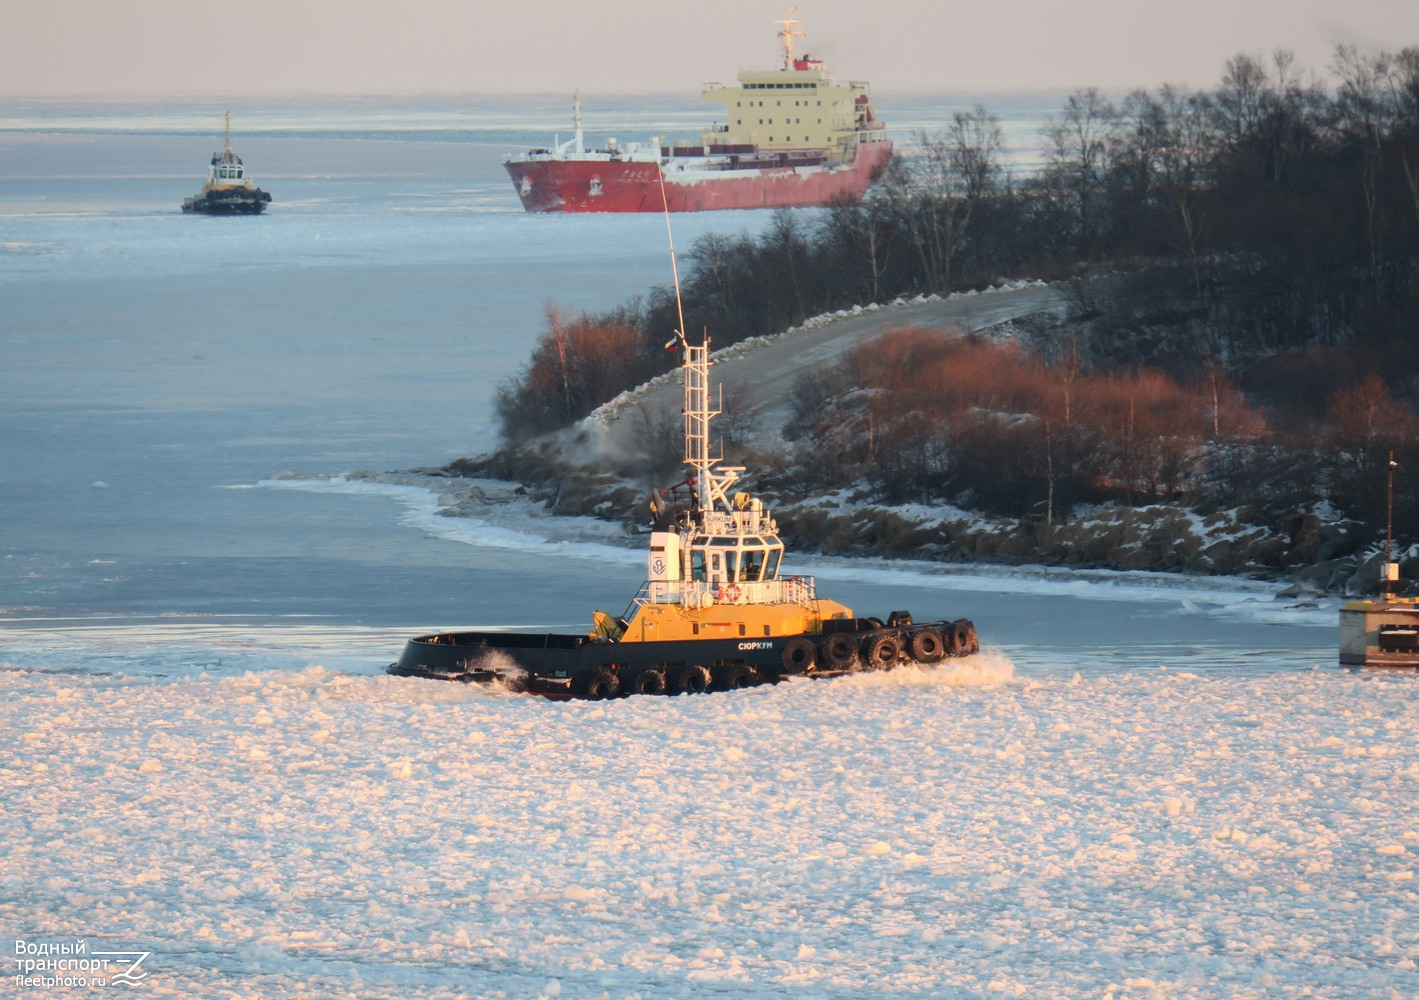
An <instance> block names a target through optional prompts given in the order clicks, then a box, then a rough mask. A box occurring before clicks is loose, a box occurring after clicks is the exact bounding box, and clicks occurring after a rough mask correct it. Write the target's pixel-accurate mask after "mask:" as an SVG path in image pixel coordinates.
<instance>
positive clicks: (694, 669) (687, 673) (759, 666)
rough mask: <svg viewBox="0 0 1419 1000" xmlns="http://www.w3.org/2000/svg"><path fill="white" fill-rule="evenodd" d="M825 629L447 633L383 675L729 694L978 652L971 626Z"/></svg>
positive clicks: (579, 693)
mask: <svg viewBox="0 0 1419 1000" xmlns="http://www.w3.org/2000/svg"><path fill="white" fill-rule="evenodd" d="M889 622H890V624H889V623H884V622H881V621H880V620H878V619H875V618H865V619H845V620H836V621H831V622H826V623H825V627H824V631H823V633H822V634H820V635H790V636H765V637H759V638H751V637H747V636H746V637H743V638H728V639H681V640H669V641H661V642H634V643H616V642H608V641H604V640H600V639H597V638H595V637H593V636H588V635H567V634H528V633H517V632H444V633H439V634H436V635H429V636H421V637H419V638H416V639H410V640H409V641H408V643H406V645H405V647H404V653H403V655H402V656H400V658H399V660H398V662H396V663H392V664H390V665H389V668H388V673H390V674H393V675H395V676H399V677H425V678H431V679H435V680H453V681H463V682H470V683H485V684H491V683H499V684H503V685H505V686H507V687H509V688H512V689H513V690H516V691H522V692H527V693H530V694H540V695H544V696H547V697H552V698H590V699H603V698H614V697H617V696H622V695H628V694H697V693H700V692H703V691H710V690H717V691H728V690H734V689H736V688H745V687H752V686H754V685H756V684H763V683H777V682H779V681H781V680H784V679H786V678H788V677H794V676H808V677H837V676H841V675H843V674H848V673H854V672H857V671H865V670H890V669H892V668H893V667H896V666H899V665H903V664H915V665H918V666H930V665H932V664H935V663H937V662H939V661H941V660H942V659H945V658H946V657H960V656H969V655H971V654H972V653H976V652H978V651H979V650H980V642H979V640H978V639H977V637H976V630H975V626H974V625H973V624H972V623H971V622H970V621H968V620H966V619H964V618H962V619H958V620H956V621H953V622H948V621H939V622H929V623H913V622H912V621H911V616H910V614H907V613H905V612H896V613H894V614H893V615H892V617H891V618H890V619H889Z"/></svg>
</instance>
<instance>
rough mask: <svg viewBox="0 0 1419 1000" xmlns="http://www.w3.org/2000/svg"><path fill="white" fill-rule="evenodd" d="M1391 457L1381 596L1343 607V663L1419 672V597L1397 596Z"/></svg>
mask: <svg viewBox="0 0 1419 1000" xmlns="http://www.w3.org/2000/svg"><path fill="white" fill-rule="evenodd" d="M1398 467H1399V466H1398V464H1397V463H1396V462H1395V460H1394V452H1390V455H1389V476H1388V485H1387V490H1388V500H1387V506H1388V512H1387V514H1386V522H1385V552H1384V563H1383V564H1382V565H1383V567H1384V568H1383V570H1382V574H1383V575H1382V576H1381V578H1380V596H1379V597H1376V598H1372V599H1369V600H1362V601H1348V602H1346V603H1345V604H1343V605H1341V607H1340V662H1341V664H1342V665H1345V666H1355V667H1391V668H1397V669H1400V670H1419V598H1414V597H1397V596H1395V595H1396V594H1397V593H1398V591H1399V589H1400V581H1399V563H1398V562H1395V561H1394V560H1393V559H1392V558H1391V557H1392V555H1393V551H1394V471H1395V469H1397V468H1398Z"/></svg>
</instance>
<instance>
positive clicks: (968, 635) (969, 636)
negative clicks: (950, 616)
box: [956, 618, 980, 656]
mask: <svg viewBox="0 0 1419 1000" xmlns="http://www.w3.org/2000/svg"><path fill="white" fill-rule="evenodd" d="M956 624H957V625H958V626H961V627H963V628H964V629H965V640H964V644H963V645H962V647H961V655H962V656H972V655H974V654H975V653H979V652H980V637H979V636H977V635H976V623H975V622H973V621H971V620H970V619H969V618H961V619H959V620H958V621H957V622H956Z"/></svg>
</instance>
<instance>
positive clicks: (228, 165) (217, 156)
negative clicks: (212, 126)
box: [182, 111, 271, 215]
mask: <svg viewBox="0 0 1419 1000" xmlns="http://www.w3.org/2000/svg"><path fill="white" fill-rule="evenodd" d="M270 201H271V196H270V195H269V194H267V193H266V192H265V191H263V190H261V189H260V188H259V187H257V186H256V185H255V184H253V183H251V178H249V177H248V176H247V175H246V165H245V164H244V163H242V162H241V157H240V156H237V155H236V153H234V152H232V113H231V112H230V111H228V112H227V127H226V138H225V142H224V148H223V150H222V152H220V153H213V154H212V162H211V164H210V165H209V166H208V167H207V183H206V184H203V185H202V190H201V191H199V192H198V193H197V194H194V195H192V196H191V197H189V198H185V199H183V202H182V210H183V211H184V212H189V213H192V212H195V213H199V214H202V215H260V214H261V213H262V212H263V211H265V209H266V206H267V204H269V203H270Z"/></svg>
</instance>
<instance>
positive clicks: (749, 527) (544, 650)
mask: <svg viewBox="0 0 1419 1000" xmlns="http://www.w3.org/2000/svg"><path fill="white" fill-rule="evenodd" d="M677 338H678V340H679V342H680V346H681V348H682V350H683V352H684V357H683V361H682V365H681V369H682V372H683V375H684V380H685V384H684V387H685V408H684V434H685V451H684V464H685V465H687V466H688V467H689V475H688V477H687V478H686V480H685V481H684V482H683V483H680V484H677V485H676V486H674V487H670V488H668V489H665V490H661V491H658V495H657V498H656V499H655V500H654V501H653V502H652V508H653V510H654V512H655V516H656V524H655V526H654V530H653V531H652V532H651V535H650V552H649V556H648V559H647V569H648V574H647V580H646V582H645V583H644V584H642V585H641V588H640V590H639V591H638V592H637V594H636V595H635V597H634V598H633V599H632V600H631V603H630V605H629V607H628V608H627V609H626V611H625V612H624V614H623V615H622V616H621V617H613V616H612V615H610V614H608V613H606V612H604V611H597V612H594V614H593V616H592V617H593V622H594V625H593V627H592V629H591V630H590V632H589V633H587V634H585V635H532V634H526V633H516V632H445V633H439V634H436V635H428V636H422V637H420V638H416V639H411V640H409V642H408V643H407V644H406V645H405V648H404V652H403V655H402V656H400V658H399V660H398V662H397V663H393V664H391V665H390V666H389V668H388V672H389V673H391V674H395V675H399V676H413V677H430V678H437V679H443V680H460V681H483V682H487V681H500V682H503V683H506V684H508V685H509V686H512V687H514V688H515V689H517V690H523V691H528V692H532V693H536V694H542V695H547V696H551V697H584V698H609V697H614V696H615V695H617V694H631V693H636V694H677V693H681V692H684V693H695V692H700V691H705V690H709V689H719V690H727V689H732V688H741V687H748V686H751V685H753V684H758V683H762V682H775V681H778V680H781V679H783V678H785V677H788V676H792V675H809V676H825V675H838V674H845V673H850V672H852V671H856V670H886V669H890V668H892V667H894V666H896V665H898V664H899V663H908V662H914V663H918V664H932V663H935V662H937V661H939V660H941V659H942V658H943V657H946V656H966V655H969V654H971V653H974V652H977V651H978V650H979V648H980V644H979V642H978V640H977V638H976V631H975V626H974V625H973V624H972V623H971V622H969V621H967V620H966V619H958V620H955V621H945V620H942V621H937V622H930V623H916V622H914V621H913V620H912V616H911V614H910V613H909V612H906V611H894V612H892V613H891V615H889V616H888V618H887V620H886V621H885V622H884V621H882V620H881V619H878V618H856V617H854V616H853V612H852V610H851V609H850V608H847V607H845V606H844V605H842V604H839V603H838V602H837V601H833V600H829V599H827V598H824V597H819V596H818V593H817V587H816V584H815V582H814V580H813V578H812V577H810V576H786V575H784V573H783V567H782V561H783V553H784V546H783V542H782V540H781V539H780V538H779V534H778V526H777V524H776V523H775V522H774V519H773V517H772V516H771V514H770V513H769V511H768V510H767V509H765V508H764V506H763V504H762V503H761V502H760V501H759V500H758V498H756V497H753V496H751V495H750V494H748V493H746V492H743V491H738V490H735V489H734V487H735V486H736V484H737V483H739V481H740V479H741V476H742V473H743V472H744V468H743V467H739V466H720V465H719V460H718V458H717V457H715V456H713V455H712V454H711V452H710V437H709V427H710V421H711V419H712V418H713V417H714V416H716V415H717V413H718V411H716V410H711V408H710V398H709V369H710V364H711V361H710V357H709V343H708V341H706V342H705V343H704V344H702V345H700V346H690V345H689V344H688V343H686V342H685V338H684V337H683V335H679V334H677Z"/></svg>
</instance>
